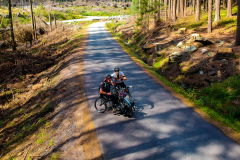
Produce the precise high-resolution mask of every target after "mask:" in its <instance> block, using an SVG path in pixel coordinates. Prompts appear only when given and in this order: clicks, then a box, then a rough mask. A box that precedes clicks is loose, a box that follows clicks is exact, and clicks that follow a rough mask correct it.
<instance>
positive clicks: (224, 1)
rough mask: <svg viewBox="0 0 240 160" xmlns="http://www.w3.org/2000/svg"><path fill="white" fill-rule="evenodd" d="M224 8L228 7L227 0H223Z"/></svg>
mask: <svg viewBox="0 0 240 160" xmlns="http://www.w3.org/2000/svg"><path fill="white" fill-rule="evenodd" d="M223 8H226V0H223Z"/></svg>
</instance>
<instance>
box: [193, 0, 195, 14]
mask: <svg viewBox="0 0 240 160" xmlns="http://www.w3.org/2000/svg"><path fill="white" fill-rule="evenodd" d="M195 1H196V0H193V14H195Z"/></svg>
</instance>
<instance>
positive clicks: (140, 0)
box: [139, 0, 142, 13]
mask: <svg viewBox="0 0 240 160" xmlns="http://www.w3.org/2000/svg"><path fill="white" fill-rule="evenodd" d="M141 3H142V1H141V0H139V12H140V13H141Z"/></svg>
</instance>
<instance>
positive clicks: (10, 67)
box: [0, 22, 102, 159]
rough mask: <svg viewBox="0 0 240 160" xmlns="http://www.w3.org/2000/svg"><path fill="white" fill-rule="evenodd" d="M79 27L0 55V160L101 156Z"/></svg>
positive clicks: (84, 30)
mask: <svg viewBox="0 0 240 160" xmlns="http://www.w3.org/2000/svg"><path fill="white" fill-rule="evenodd" d="M85 23H86V24H82V25H81V26H79V25H77V26H76V25H66V26H65V27H64V28H63V27H59V28H57V29H55V30H54V31H52V32H50V33H48V34H45V35H43V36H41V38H39V39H38V41H36V42H34V44H33V45H32V46H31V47H28V48H25V45H24V46H19V47H18V51H17V52H16V53H13V52H12V51H10V50H9V49H7V50H4V51H3V50H2V51H1V54H0V56H1V65H0V74H1V78H0V84H1V85H0V87H1V93H0V157H1V159H58V158H60V157H61V158H63V159H101V158H102V157H101V151H100V148H99V145H98V140H97V139H96V133H95V130H94V125H93V123H92V121H91V116H90V112H89V109H88V105H87V102H86V98H85V95H84V84H83V67H84V65H83V55H84V50H85V46H86V42H87V38H88V26H89V22H85ZM93 151H94V152H93Z"/></svg>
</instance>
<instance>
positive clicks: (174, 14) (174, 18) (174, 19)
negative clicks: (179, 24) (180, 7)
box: [172, 0, 177, 22]
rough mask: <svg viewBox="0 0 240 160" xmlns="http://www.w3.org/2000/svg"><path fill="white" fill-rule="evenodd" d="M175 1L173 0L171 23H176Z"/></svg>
mask: <svg viewBox="0 0 240 160" xmlns="http://www.w3.org/2000/svg"><path fill="white" fill-rule="evenodd" d="M176 1H177V0H173V16H172V17H173V19H172V20H173V22H176Z"/></svg>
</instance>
